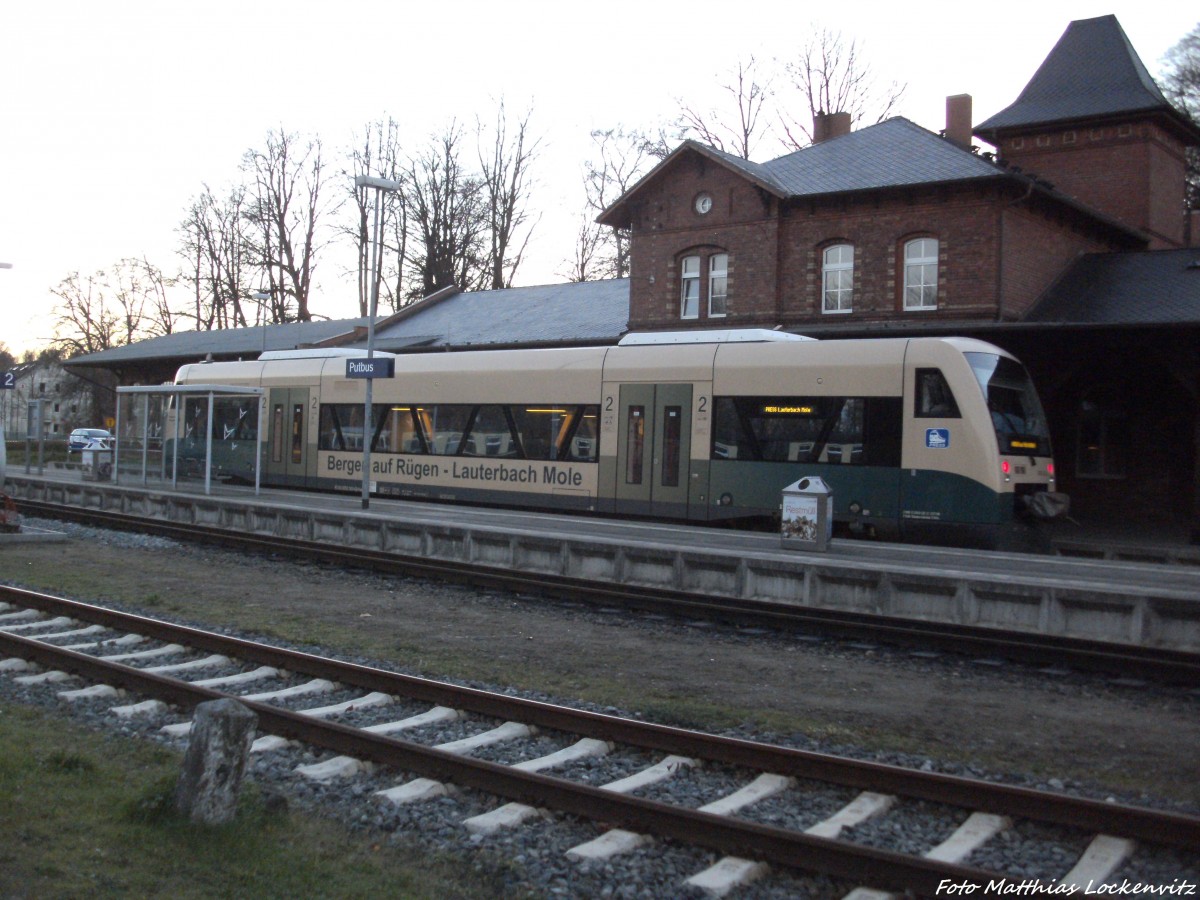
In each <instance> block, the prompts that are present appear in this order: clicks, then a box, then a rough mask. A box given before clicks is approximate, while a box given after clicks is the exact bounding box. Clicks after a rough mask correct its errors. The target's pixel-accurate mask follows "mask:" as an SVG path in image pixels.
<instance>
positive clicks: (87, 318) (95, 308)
mask: <svg viewBox="0 0 1200 900" xmlns="http://www.w3.org/2000/svg"><path fill="white" fill-rule="evenodd" d="M102 284H103V276H95V275H89V276H87V277H86V278H85V277H83V276H81V275H80V274H79V273H78V272H73V273H71V274H70V275H68V276H67V277H66V278H64V279H63V280H62V281H60V282H59V283H58V285H57V286H56V287H54V288H52V289H51V291H50V292H51V293H52V294H54V295H55V296H56V297H58V299H59V301H60V302H59V304H58V305H57V306H56V307H55V309H54V316H55V322H54V341H53V344H54V346H56V347H58V348H61V349H62V351H63V352H64V353H65V354H66V355H67V356H68V357H71V356H82V355H84V354H87V353H99V352H100V351H101V350H107V349H109V348H110V347H115V346H118V345H119V344H120V342H119V341H118V340H117V335H118V333H119V332H120V317H119V316H118V315H117V313H116V312H115V311H114V310H113V309H112V308H111V305H110V304H108V303H106V301H105V296H104V290H103V288H102V286H101V285H102ZM125 343H128V341H126V342H125Z"/></svg>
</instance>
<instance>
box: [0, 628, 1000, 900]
mask: <svg viewBox="0 0 1200 900" xmlns="http://www.w3.org/2000/svg"><path fill="white" fill-rule="evenodd" d="M0 648H4V649H5V651H6V652H10V653H13V654H14V655H16V656H21V657H23V658H27V659H32V660H34V661H36V662H38V663H40V664H42V665H47V666H54V667H56V668H61V669H64V670H66V671H71V672H74V673H76V674H79V675H82V676H84V677H86V678H88V679H91V680H95V681H98V682H102V683H105V684H113V685H117V686H120V687H123V688H125V689H127V690H131V691H134V692H136V693H139V694H143V695H149V696H154V697H157V698H159V699H163V700H166V701H168V702H172V703H176V704H179V705H181V706H185V707H188V708H191V707H194V706H195V705H197V704H199V703H202V702H205V701H207V700H215V699H220V698H222V697H226V696H230V697H232V698H233V699H235V700H238V699H239V698H237V697H236V695H226V694H222V693H221V692H219V691H214V690H211V689H208V688H202V687H196V686H194V685H189V684H187V683H186V682H183V681H177V680H175V679H173V678H169V677H167V676H163V675H156V674H153V673H147V672H141V671H139V670H137V669H134V668H131V667H129V666H125V665H123V664H121V663H105V662H103V661H102V660H100V659H98V658H96V657H92V656H88V655H87V654H83V653H78V652H76V651H72V650H64V649H62V648H53V647H51V646H50V645H47V644H44V643H42V642H39V641H37V640H34V639H31V638H26V637H21V636H19V635H13V634H5V633H2V632H0ZM239 702H241V703H243V704H244V705H245V706H246V707H247V708H248V709H250V710H251V711H253V712H254V713H255V714H256V715H257V716H258V722H259V726H260V728H261V729H262V730H264V731H266V732H268V733H271V734H278V735H282V736H283V737H287V738H292V739H295V740H299V741H303V742H304V743H307V744H311V745H313V746H317V747H321V748H323V749H326V750H330V751H333V752H336V753H342V754H347V755H352V756H354V757H356V758H359V759H365V760H369V761H371V762H375V763H379V764H381V765H386V766H394V767H396V768H399V769H403V770H406V771H408V772H413V773H416V774H419V775H422V776H424V777H427V778H434V779H437V780H441V781H451V782H453V783H455V784H458V785H462V786H464V787H469V788H475V789H478V790H481V791H484V792H486V793H489V794H493V795H497V796H501V797H504V798H506V799H509V800H512V801H516V802H519V803H525V804H529V805H532V806H537V807H543V808H548V809H553V810H555V811H557V812H560V813H565V814H569V815H575V816H579V817H580V818H584V819H588V820H590V821H595V822H599V823H603V824H604V825H606V826H608V827H612V826H620V827H623V828H627V829H629V830H632V831H637V832H642V833H650V834H653V835H656V836H658V837H664V838H673V839H675V840H678V841H681V842H683V843H685V844H690V845H698V846H702V847H706V848H708V849H711V850H715V851H717V852H720V853H724V854H733V855H738V856H742V857H745V858H748V859H758V860H765V861H768V862H772V863H775V864H777V865H784V866H788V867H790V868H798V869H802V870H808V871H818V872H823V873H826V874H828V875H833V876H835V877H842V878H850V879H854V880H858V881H864V882H867V883H870V884H872V885H875V886H879V887H884V888H887V889H890V890H899V891H908V892H911V893H913V894H916V895H918V896H927V897H932V896H935V894H936V891H937V887H938V885H939V884H941V883H943V882H944V881H945V880H946V879H953V880H954V881H955V882H959V883H961V882H970V883H977V884H986V883H987V882H988V881H990V880H992V879H994V878H996V877H997V876H996V874H995V873H992V872H987V871H985V870H982V869H975V868H972V867H968V866H959V865H951V864H946V863H938V862H934V861H931V860H928V859H925V858H922V857H915V856H907V855H905V854H901V853H895V852H892V851H887V850H879V849H874V848H870V847H866V846H861V845H855V844H852V843H849V842H846V841H838V840H834V839H828V838H820V837H814V836H812V835H807V834H803V833H801V832H793V831H788V830H786V829H782V828H776V827H772V826H766V825H759V824H755V823H751V822H746V821H742V820H739V819H732V818H729V817H725V816H718V815H713V814H711V813H704V812H700V811H698V810H692V809H687V808H683V807H676V806H671V805H669V804H665V803H659V802H657V801H653V800H645V799H642V798H638V797H631V796H628V795H623V794H615V793H612V792H610V791H604V790H602V789H600V788H596V787H591V786H589V785H584V784H580V783H576V782H570V781H566V780H564V779H557V778H551V777H548V776H544V775H538V774H535V773H527V772H523V771H520V770H518V769H515V768H513V767H510V766H505V765H501V764H499V763H492V762H487V761H485V760H477V759H473V758H470V757H464V756H459V755H457V754H453V753H448V752H446V751H444V750H438V749H435V748H433V747H426V746H423V745H420V744H415V743H411V742H409V741H404V740H401V739H398V738H392V737H387V736H383V735H376V734H371V733H368V732H364V731H361V730H358V729H355V728H351V727H349V726H346V725H340V724H338V723H336V722H327V721H322V720H318V719H314V718H312V717H310V716H304V715H303V714H301V713H297V712H292V711H290V710H287V709H283V708H280V707H276V706H272V705H270V704H267V703H261V702H256V701H245V700H239Z"/></svg>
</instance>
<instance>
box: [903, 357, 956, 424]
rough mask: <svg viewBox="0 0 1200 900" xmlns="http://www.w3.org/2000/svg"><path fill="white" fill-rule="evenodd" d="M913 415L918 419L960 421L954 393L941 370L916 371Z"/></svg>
mask: <svg viewBox="0 0 1200 900" xmlns="http://www.w3.org/2000/svg"><path fill="white" fill-rule="evenodd" d="M913 415H914V416H916V417H917V418H918V419H960V418H962V414H961V413H960V412H959V411H958V403H956V402H955V400H954V392H953V391H951V390H950V385H949V384H947V383H946V376H945V375H943V374H942V370H941V369H917V398H916V408H915V409H914V410H913Z"/></svg>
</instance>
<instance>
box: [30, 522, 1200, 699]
mask: <svg viewBox="0 0 1200 900" xmlns="http://www.w3.org/2000/svg"><path fill="white" fill-rule="evenodd" d="M18 505H19V507H20V509H21V510H22V511H23V512H24V513H26V514H29V515H36V516H44V517H46V518H59V519H64V520H69V521H76V522H83V523H87V524H93V525H99V526H103V527H109V528H121V529H126V530H130V531H137V532H143V533H149V534H157V535H161V536H164V537H170V538H173V539H176V540H181V541H194V542H202V543H207V544H211V545H216V546H223V547H228V548H231V549H237V550H241V551H248V552H258V553H267V554H274V555H282V556H291V557H296V558H301V559H306V560H309V561H317V560H319V561H323V562H326V563H329V564H333V565H339V566H344V567H352V568H360V569H368V570H371V571H375V572H383V573H393V574H406V575H416V576H421V577H427V578H432V579H437V580H445V581H454V582H460V583H470V584H476V585H480V586H485V587H496V588H501V589H507V590H513V591H521V592H533V593H543V594H550V595H554V596H563V597H567V598H569V599H571V600H574V601H587V602H591V603H594V604H597V605H601V606H619V607H623V608H627V609H631V610H637V611H641V612H647V613H654V614H660V615H662V614H665V615H674V616H683V617H687V618H689V619H699V618H707V619H711V620H714V621H719V622H724V623H728V624H731V625H737V626H742V627H765V628H773V629H779V630H782V631H793V632H802V633H810V634H821V635H825V636H829V637H836V638H841V639H848V640H856V641H877V642H880V643H885V644H891V645H896V646H904V647H913V648H918V649H921V650H932V651H938V652H945V653H954V654H962V655H968V656H977V657H999V658H1003V659H1008V660H1012V661H1014V662H1018V663H1021V664H1024V665H1030V666H1035V667H1051V668H1056V669H1058V668H1062V667H1064V666H1065V667H1068V668H1073V669H1078V670H1081V671H1089V672H1102V673H1107V674H1111V675H1115V676H1119V677H1121V678H1135V679H1144V680H1149V681H1157V682H1165V683H1171V684H1180V685H1189V686H1197V685H1200V654H1195V653H1189V652H1186V651H1181V650H1172V649H1168V648H1161V647H1140V646H1135V645H1129V644H1118V643H1112V642H1106V641H1098V640H1088V639H1082V638H1065V637H1059V636H1055V635H1039V634H1033V633H1031V632H1029V631H1016V630H1008V629H1002V628H995V627H987V628H980V627H973V626H969V625H956V624H948V623H943V622H935V621H921V620H916V619H906V618H897V617H892V616H883V615H876V614H860V613H855V612H848V611H843V610H833V609H818V608H810V607H800V606H783V605H779V604H772V603H764V602H756V601H751V600H742V599H736V598H722V597H715V596H713V595H711V594H700V593H687V592H683V591H674V590H665V589H659V588H648V587H644V586H631V585H627V584H608V583H603V582H598V581H588V580H584V579H579V578H569V577H564V576H557V575H549V574H545V573H540V574H536V575H534V574H529V573H524V572H520V571H514V570H511V569H506V568H499V567H495V566H488V565H483V564H476V565H467V564H463V563H461V562H454V563H450V562H446V561H442V560H438V559H432V558H428V557H420V556H411V555H403V554H399V553H394V552H384V551H374V550H366V549H363V548H360V547H355V548H347V547H343V546H339V545H337V544H332V543H325V542H318V541H305V540H297V539H293V538H281V537H264V536H262V535H253V534H246V533H242V532H235V531H231V530H228V529H222V528H214V527H207V526H198V525H193V524H176V523H171V522H166V521H163V520H160V519H150V518H144V517H140V516H134V515H129V514H126V513H120V512H115V511H111V510H94V509H80V508H76V507H72V506H67V505H62V504H57V503H48V502H43V501H31V500H21V501H20V502H19V504H18Z"/></svg>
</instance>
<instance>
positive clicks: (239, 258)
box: [178, 185, 264, 331]
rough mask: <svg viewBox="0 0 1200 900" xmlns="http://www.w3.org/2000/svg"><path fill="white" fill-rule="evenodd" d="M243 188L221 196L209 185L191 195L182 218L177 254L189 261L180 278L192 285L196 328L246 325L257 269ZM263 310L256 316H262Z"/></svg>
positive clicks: (207, 328) (257, 318) (206, 329)
mask: <svg viewBox="0 0 1200 900" xmlns="http://www.w3.org/2000/svg"><path fill="white" fill-rule="evenodd" d="M245 201H246V196H245V190H244V189H243V188H241V187H235V188H233V189H232V190H231V191H230V193H229V195H228V196H227V197H226V198H225V199H223V200H221V199H218V198H217V197H216V196H215V195H214V194H213V192H212V190H211V189H210V188H209V187H208V185H205V186H204V191H203V193H201V194H200V196H199V197H197V198H196V199H195V200H193V201H192V206H191V209H189V210H188V214H187V218H186V219H184V221H183V222H182V223H181V224H180V226H179V228H178V231H179V234H180V247H179V254H180V256H181V257H182V258H183V260H184V265H185V266H186V268H185V270H184V271H183V273H182V275H181V276H180V280H181V281H184V282H186V283H188V284H190V285H191V287H192V300H193V311H192V316H193V317H194V318H195V321H196V328H197V329H198V330H200V331H208V330H211V329H214V328H244V327H245V326H246V325H247V324H248V322H247V319H246V309H245V306H246V304H248V303H250V302H252V301H251V300H250V295H251V293H252V288H250V287H249V285H250V284H251V283H252V279H253V278H254V276H255V272H254V270H253V269H252V267H251V266H250V264H249V262H248V260H247V253H248V244H249V240H248V238H247V235H246V233H245V226H246V218H245V211H244V210H245ZM263 312H264V311H263V310H261V309H260V310H259V311H258V315H257V316H256V318H255V321H256V322H261V321H263V319H262V315H263Z"/></svg>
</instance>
